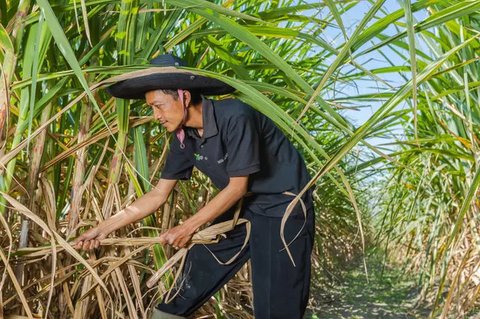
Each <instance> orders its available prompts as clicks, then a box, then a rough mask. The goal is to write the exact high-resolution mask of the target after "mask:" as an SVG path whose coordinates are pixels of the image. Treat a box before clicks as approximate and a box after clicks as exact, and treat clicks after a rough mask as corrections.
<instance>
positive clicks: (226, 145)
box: [162, 99, 310, 215]
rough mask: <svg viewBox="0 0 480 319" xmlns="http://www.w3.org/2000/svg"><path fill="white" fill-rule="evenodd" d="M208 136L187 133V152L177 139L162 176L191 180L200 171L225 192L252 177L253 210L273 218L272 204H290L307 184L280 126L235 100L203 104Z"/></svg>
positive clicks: (190, 130) (300, 161) (301, 165)
mask: <svg viewBox="0 0 480 319" xmlns="http://www.w3.org/2000/svg"><path fill="white" fill-rule="evenodd" d="M202 112H203V114H202V117H203V136H202V137H200V136H199V135H198V133H197V130H196V129H193V128H188V127H187V128H185V133H186V134H185V135H186V137H185V141H184V144H185V148H184V149H181V148H180V142H179V141H178V139H177V138H175V137H174V138H172V141H171V143H170V153H169V154H168V156H167V161H166V163H165V166H164V168H163V171H162V178H165V179H188V178H190V176H191V174H192V169H193V167H194V166H195V167H196V168H198V169H199V170H200V171H201V172H203V173H204V174H205V175H207V176H208V177H209V178H210V179H211V180H212V182H213V183H214V185H215V186H216V187H218V188H219V189H223V188H225V187H226V186H227V185H228V182H229V178H230V177H234V176H247V175H248V176H249V185H248V192H251V193H253V194H254V195H253V196H252V197H251V198H249V200H248V202H249V203H250V204H257V205H259V206H258V207H257V208H258V209H257V210H258V213H261V214H266V215H269V214H270V213H269V212H268V211H266V210H268V207H270V205H269V204H270V203H272V204H273V202H277V203H278V201H279V200H281V201H282V200H291V197H290V198H288V197H287V198H286V199H284V198H285V196H284V195H281V194H282V193H283V192H286V191H288V192H292V193H295V194H297V193H298V192H300V190H302V188H303V187H304V186H305V185H306V184H307V183H308V181H309V179H310V176H309V175H308V172H307V169H306V167H305V164H304V161H303V159H302V157H301V156H300V154H299V153H298V151H297V150H296V149H295V148H294V147H293V145H292V144H291V143H290V141H288V139H287V138H286V137H285V135H284V134H283V133H282V131H280V129H278V128H277V127H276V126H275V124H274V123H273V122H272V121H271V120H270V119H269V118H267V117H266V116H265V115H263V114H262V113H260V112H258V111H256V110H255V109H253V108H252V107H250V106H249V105H247V104H245V103H243V102H241V101H239V100H236V99H228V100H221V101H215V100H207V99H203V102H202Z"/></svg>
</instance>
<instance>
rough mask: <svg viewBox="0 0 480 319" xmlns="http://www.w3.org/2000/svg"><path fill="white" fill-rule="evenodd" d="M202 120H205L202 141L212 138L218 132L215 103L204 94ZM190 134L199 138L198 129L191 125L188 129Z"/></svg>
mask: <svg viewBox="0 0 480 319" xmlns="http://www.w3.org/2000/svg"><path fill="white" fill-rule="evenodd" d="M202 121H203V123H202V124H203V136H202V137H201V140H202V142H204V141H205V139H207V138H210V137H212V136H215V135H217V134H218V127H217V121H216V119H215V112H214V110H213V103H212V101H211V100H209V99H206V98H204V97H203V96H202ZM186 133H187V135H188V136H190V137H193V138H197V139H198V138H199V137H198V135H197V130H196V129H194V128H191V127H189V128H188V129H187V130H186Z"/></svg>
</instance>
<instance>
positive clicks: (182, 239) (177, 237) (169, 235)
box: [159, 224, 195, 249]
mask: <svg viewBox="0 0 480 319" xmlns="http://www.w3.org/2000/svg"><path fill="white" fill-rule="evenodd" d="M194 232H195V231H194V230H192V229H191V228H190V227H188V226H187V225H185V224H182V225H179V226H175V227H173V228H170V229H169V230H167V231H166V232H164V233H163V234H161V235H160V238H159V239H160V242H161V243H162V244H163V245H165V244H168V245H171V246H172V247H173V248H175V249H179V248H183V247H186V246H187V245H188V244H189V243H190V240H191V239H192V236H193V234H194Z"/></svg>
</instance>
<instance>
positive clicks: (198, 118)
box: [185, 102, 203, 135]
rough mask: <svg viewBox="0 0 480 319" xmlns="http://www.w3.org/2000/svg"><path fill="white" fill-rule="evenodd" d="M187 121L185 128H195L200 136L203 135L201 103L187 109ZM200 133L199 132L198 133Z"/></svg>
mask: <svg viewBox="0 0 480 319" xmlns="http://www.w3.org/2000/svg"><path fill="white" fill-rule="evenodd" d="M187 112H188V114H187V120H186V121H185V126H187V127H191V128H196V129H197V130H198V132H199V134H200V135H202V133H203V110H202V102H200V103H198V104H192V105H190V107H189V108H187ZM200 131H201V132H200Z"/></svg>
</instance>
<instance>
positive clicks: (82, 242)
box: [73, 226, 107, 250]
mask: <svg viewBox="0 0 480 319" xmlns="http://www.w3.org/2000/svg"><path fill="white" fill-rule="evenodd" d="M105 237H107V234H105V233H103V232H102V230H101V229H100V228H99V227H98V226H97V227H94V228H92V229H89V230H87V231H86V232H84V233H83V234H81V235H80V236H78V237H77V239H75V240H74V241H73V246H74V247H75V248H76V249H83V250H91V249H94V248H98V247H99V246H100V240H102V239H104V238H105Z"/></svg>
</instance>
